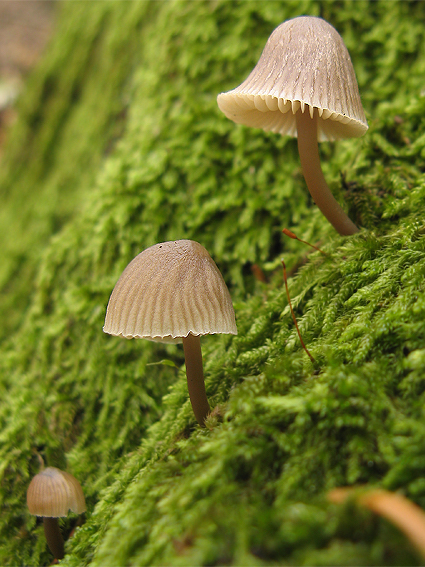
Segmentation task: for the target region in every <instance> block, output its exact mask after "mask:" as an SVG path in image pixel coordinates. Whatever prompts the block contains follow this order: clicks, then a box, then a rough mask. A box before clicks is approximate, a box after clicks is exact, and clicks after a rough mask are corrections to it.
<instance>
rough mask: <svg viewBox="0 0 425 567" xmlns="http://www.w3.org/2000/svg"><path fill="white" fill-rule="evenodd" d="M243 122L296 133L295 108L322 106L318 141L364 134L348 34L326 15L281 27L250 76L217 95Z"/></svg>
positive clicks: (222, 106) (223, 107) (299, 19)
mask: <svg viewBox="0 0 425 567" xmlns="http://www.w3.org/2000/svg"><path fill="white" fill-rule="evenodd" d="M217 103H218V106H219V108H220V110H221V111H222V112H223V113H224V114H225V115H226V116H227V118H230V120H233V121H234V122H236V123H238V124H245V125H246V126H253V127H257V128H262V129H263V130H270V131H272V132H276V133H280V134H282V135H289V136H296V135H297V128H296V123H295V113H296V112H297V110H298V109H300V108H301V111H302V112H310V115H311V116H312V115H313V109H314V108H317V109H318V115H319V120H318V140H319V141H324V140H336V139H340V138H351V137H359V136H362V135H363V134H364V133H365V132H366V130H367V129H368V125H367V121H366V117H365V114H364V111H363V107H362V103H361V100H360V94H359V89H358V85H357V79H356V75H355V72H354V68H353V65H352V63H351V59H350V55H349V53H348V50H347V48H346V46H345V44H344V41H343V39H342V38H341V36H340V35H339V33H338V32H337V31H336V29H335V28H334V27H332V26H331V25H330V24H329V23H328V22H326V21H325V20H323V19H322V18H317V17H312V16H300V17H297V18H294V19H292V20H288V21H286V22H283V24H281V25H280V26H278V27H277V28H276V29H275V30H274V31H273V33H272V34H271V36H270V37H269V39H268V41H267V44H266V46H265V48H264V50H263V53H262V55H261V57H260V59H259V61H258V63H257V65H256V66H255V68H254V69H253V71H252V72H251V74H250V75H249V77H248V78H247V79H246V80H245V81H244V82H243V83H242V84H241V85H240V86H239V87H237V88H235V89H233V90H231V91H229V92H227V93H221V94H219V95H218V97H217Z"/></svg>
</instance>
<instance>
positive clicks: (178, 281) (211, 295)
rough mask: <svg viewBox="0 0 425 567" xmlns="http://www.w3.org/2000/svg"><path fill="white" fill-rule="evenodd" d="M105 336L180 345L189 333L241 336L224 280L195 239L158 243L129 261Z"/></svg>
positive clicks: (111, 306) (114, 295) (111, 303)
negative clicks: (238, 332) (143, 339)
mask: <svg viewBox="0 0 425 567" xmlns="http://www.w3.org/2000/svg"><path fill="white" fill-rule="evenodd" d="M103 331H104V332H105V333H109V334H111V335H116V336H122V337H126V338H145V339H150V340H154V341H160V342H181V338H182V337H186V336H187V335H188V334H189V333H192V334H193V335H207V334H215V333H229V334H233V335H236V334H237V329H236V322H235V312H234V309H233V304H232V300H231V298H230V294H229V290H228V289H227V286H226V284H225V282H224V279H223V276H222V275H221V273H220V271H219V269H218V268H217V266H216V264H215V263H214V261H213V259H212V258H211V256H210V255H209V254H208V252H207V250H206V249H205V248H204V247H203V246H202V245H201V244H199V243H198V242H194V241H193V240H176V241H171V242H162V243H161V244H155V245H154V246H151V247H150V248H147V249H146V250H144V251H143V252H141V253H140V254H139V255H138V256H136V257H135V258H134V260H132V261H131V262H130V264H129V265H128V266H127V267H126V269H125V270H124V272H123V273H122V275H121V277H120V278H119V280H118V282H117V284H116V285H115V287H114V290H113V291H112V294H111V297H110V299H109V303H108V307H107V310H106V318H105V325H104V327H103Z"/></svg>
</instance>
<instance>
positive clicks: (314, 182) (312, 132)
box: [295, 107, 359, 236]
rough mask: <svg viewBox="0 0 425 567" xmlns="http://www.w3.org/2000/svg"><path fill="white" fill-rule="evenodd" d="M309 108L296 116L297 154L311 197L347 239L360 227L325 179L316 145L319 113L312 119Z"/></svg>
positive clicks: (315, 111)
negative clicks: (345, 209)
mask: <svg viewBox="0 0 425 567" xmlns="http://www.w3.org/2000/svg"><path fill="white" fill-rule="evenodd" d="M308 110H309V109H308V107H307V108H306V109H305V112H301V110H298V112H297V113H296V114H295V119H296V122H297V135H298V152H299V154H300V160H301V167H302V170H303V175H304V179H305V182H306V183H307V187H308V190H309V191H310V195H311V196H312V197H313V200H314V202H315V203H316V205H317V206H318V207H319V209H320V210H321V211H322V213H323V214H324V216H325V217H326V218H327V219H328V221H329V222H330V223H331V224H332V226H333V227H334V228H335V229H336V230H337V231H338V232H339V234H343V235H345V236H347V235H350V234H355V233H356V232H358V231H359V229H358V228H357V226H356V225H355V224H354V223H353V222H352V221H351V220H350V219H349V218H348V216H347V215H346V214H345V212H344V210H343V209H342V207H341V206H340V205H339V203H338V201H337V200H336V199H335V197H334V196H333V195H332V193H331V190H330V189H329V187H328V184H327V183H326V180H325V178H324V176H323V172H322V168H321V166H320V157H319V146H318V143H317V110H314V114H313V118H311V117H310V113H309V111H308Z"/></svg>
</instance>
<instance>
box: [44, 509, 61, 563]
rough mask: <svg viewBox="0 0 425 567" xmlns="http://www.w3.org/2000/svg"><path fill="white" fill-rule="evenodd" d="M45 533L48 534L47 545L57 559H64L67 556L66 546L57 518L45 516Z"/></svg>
mask: <svg viewBox="0 0 425 567" xmlns="http://www.w3.org/2000/svg"><path fill="white" fill-rule="evenodd" d="M43 526H44V535H45V536H46V541H47V545H48V546H49V549H50V551H51V552H52V553H53V555H54V557H56V559H63V558H64V556H65V548H64V543H63V537H62V534H61V531H60V529H59V524H58V519H57V518H47V517H44V518H43Z"/></svg>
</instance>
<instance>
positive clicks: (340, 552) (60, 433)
mask: <svg viewBox="0 0 425 567" xmlns="http://www.w3.org/2000/svg"><path fill="white" fill-rule="evenodd" d="M305 13H308V14H312V15H322V16H323V17H325V18H326V19H328V20H329V21H330V22H331V23H332V24H334V25H335V26H336V27H337V29H338V30H339V31H340V32H341V34H342V35H343V37H344V39H345V40H346V42H347V45H348V47H349V50H350V52H351V55H352V59H353V62H354V65H355V68H356V72H357V74H358V78H359V83H360V90H361V93H362V97H363V102H364V105H365V109H366V113H367V115H368V119H369V122H370V131H369V132H368V134H367V135H366V136H365V137H364V139H361V140H353V141H351V140H348V141H344V142H341V143H339V144H334V145H331V144H323V145H322V155H323V168H324V171H325V175H326V177H327V179H328V180H329V182H330V185H331V187H332V189H333V190H334V192H335V194H336V195H337V197H338V198H339V199H341V201H344V200H345V202H346V203H347V208H348V210H349V212H350V215H351V217H352V218H353V219H354V220H355V221H356V222H357V223H359V225H361V227H362V229H363V230H362V231H361V232H360V233H359V234H358V235H356V236H354V237H350V238H345V239H344V238H341V237H338V236H336V235H335V233H334V231H333V229H332V227H330V226H328V225H327V223H326V221H325V220H324V219H323V218H322V217H321V215H320V214H319V213H318V212H317V210H316V209H315V207H314V205H313V204H312V203H311V202H310V199H309V197H308V195H307V193H306V190H305V187H304V182H303V179H302V175H301V171H300V167H299V162H298V157H297V152H296V143H295V142H294V140H290V139H286V138H280V137H278V136H276V135H272V134H266V133H263V132H261V131H256V130H251V129H247V128H244V127H241V126H235V125H234V124H233V123H232V122H230V121H228V120H226V119H225V117H224V116H223V115H221V113H220V112H219V110H218V108H217V106H216V94H217V93H218V92H220V91H222V90H226V89H228V88H231V87H233V86H236V85H237V84H238V83H239V82H240V81H242V80H243V79H244V78H245V77H246V75H247V74H248V72H249V71H250V69H251V68H252V66H253V65H254V63H255V62H256V60H257V58H258V56H259V54H260V53H261V49H262V47H263V45H264V42H265V40H266V38H267V37H268V35H269V34H270V32H271V30H272V29H273V28H274V27H275V26H276V25H278V24H279V23H280V22H281V21H283V20H285V19H287V18H290V17H293V16H295V15H299V14H305ZM59 19H60V23H59V28H58V35H57V37H56V38H55V39H54V40H53V42H52V44H51V47H50V49H49V50H48V52H47V53H46V56H45V59H44V61H43V63H42V64H41V66H40V68H39V69H38V70H37V71H36V73H35V75H34V76H33V77H32V79H31V80H30V82H29V85H28V90H27V92H26V94H25V95H24V97H23V98H22V100H21V107H20V109H21V110H20V111H21V116H20V121H19V122H18V124H17V125H16V128H15V131H14V133H13V135H12V137H11V139H10V144H9V147H8V150H7V152H6V154H5V156H4V158H3V163H4V173H3V174H2V185H3V190H2V194H1V197H0V198H1V200H2V208H1V210H2V213H1V215H2V217H1V229H0V231H1V234H2V235H6V234H13V239H11V238H9V239H8V240H7V244H6V247H5V251H4V264H3V267H2V272H1V282H2V284H1V285H2V287H3V291H4V294H3V298H2V300H1V310H2V315H3V319H4V321H5V326H4V334H3V336H4V337H6V336H7V334H6V331H7V332H9V336H8V338H7V339H6V338H4V339H3V343H2V346H1V356H0V370H1V374H0V375H1V382H0V388H1V394H2V395H1V399H2V402H1V404H0V426H1V427H0V456H1V458H0V463H1V464H0V474H1V478H2V485H1V487H2V488H1V492H0V497H1V506H2V516H1V520H0V534H1V535H0V538H1V540H0V541H1V544H0V563H2V564H5V565H47V564H49V563H50V562H51V556H50V554H49V552H48V550H47V549H46V546H45V544H44V539H43V535H42V531H41V529H40V525H39V524H38V523H37V522H36V520H35V519H34V518H31V517H30V516H29V515H28V512H27V511H26V505H25V492H26V488H27V486H28V483H29V479H30V477H31V476H32V475H33V474H34V473H35V472H37V471H38V467H39V460H40V457H41V458H42V459H43V460H44V461H45V463H46V464H48V465H51V466H59V467H61V468H67V469H68V470H70V471H71V472H72V473H73V474H74V475H75V476H76V477H77V478H79V480H80V481H81V482H82V484H83V486H84V489H85V493H86V496H87V503H88V512H87V517H86V523H85V524H84V525H83V526H82V527H80V528H79V529H78V530H77V531H76V533H75V534H74V535H73V537H72V538H71V539H70V540H69V543H68V544H67V551H68V555H67V557H66V558H65V560H64V562H63V563H64V564H67V565H74V566H82V565H93V566H96V565H98V566H100V565H102V566H105V565H111V566H112V565H164V564H167V565H187V564H193V565H204V564H205V565H213V564H233V565H251V564H252V565H273V564H275V565H294V564H296V565H303V564H306V565H312V564H314V565H327V564H334V565H382V564H388V565H401V564H403V565H407V564H409V565H415V564H418V563H419V561H420V558H419V556H418V555H417V553H416V551H415V550H414V549H413V548H412V546H411V544H410V543H409V542H408V541H407V540H406V538H405V537H404V536H403V535H402V534H400V533H399V532H398V531H397V530H396V529H395V528H394V527H393V526H391V525H389V524H388V523H386V522H384V521H383V520H380V519H378V518H376V517H375V516H373V515H372V514H371V513H369V512H366V511H364V510H360V509H357V508H354V507H353V505H352V504H348V505H347V506H342V507H340V506H336V505H333V504H330V503H329V502H328V501H327V499H326V493H327V491H328V490H329V489H331V488H333V487H335V486H340V485H354V484H367V485H370V486H381V487H384V488H386V489H389V490H399V491H401V492H402V493H404V494H405V495H406V496H407V497H409V498H411V499H412V500H413V501H415V502H416V503H418V504H419V505H420V506H422V507H425V481H424V476H423V470H424V458H423V455H424V449H425V429H424V427H423V423H424V415H423V406H424V391H425V388H424V379H423V374H424V363H425V355H424V352H425V350H424V338H425V326H424V320H425V317H424V311H425V294H424V284H423V282H424V273H425V233H424V228H423V226H424V223H423V220H422V217H421V214H422V213H423V210H424V205H423V203H424V202H425V200H424V197H425V183H424V173H423V157H424V154H425V137H424V135H423V131H424V122H425V119H424V117H423V116H424V114H423V110H424V107H425V97H424V96H423V91H422V89H423V85H422V82H423V81H422V77H423V75H424V71H425V55H423V53H422V52H423V49H422V46H423V43H424V39H425V38H424V35H425V31H424V30H425V26H424V24H425V22H424V20H425V16H424V14H423V9H422V5H421V4H420V3H413V2H412V3H410V2H391V3H388V2H372V3H368V2H361V3H359V2H357V3H351V2H323V3H318V2H301V1H296V2H295V1H294V2H285V3H276V2H268V1H265V2H261V3H259V2H240V3H233V2H232V3H230V2H195V3H193V2H178V1H174V2H167V3H156V2H153V3H150V2H149V3H148V2H133V3H130V4H129V3H121V2H108V3H103V2H102V3H100V2H99V3H97V2H96V3H77V4H75V3H65V4H64V5H63V7H62V9H61V13H60V18H59ZM81 22H84V25H82V23H81ZM64 69H66V71H64ZM23 201H24V206H22V203H23ZM284 227H288V228H291V229H292V230H294V231H295V232H296V233H297V234H298V235H299V236H300V237H302V238H305V239H307V240H310V241H313V242H316V241H320V245H321V247H322V248H323V249H324V250H325V251H326V252H327V256H326V257H324V256H322V255H320V254H319V253H313V254H310V253H309V252H308V251H307V250H306V248H305V247H304V246H303V245H302V244H300V243H299V242H296V241H292V240H285V237H283V236H282V234H281V230H282V228H284ZM174 238H193V239H195V240H198V241H199V242H201V243H202V244H203V245H205V246H206V248H207V249H208V250H209V251H210V253H211V254H212V256H213V257H214V259H215V260H216V261H217V263H218V264H219V266H220V269H221V270H222V272H223V274H224V276H225V278H226V281H227V282H228V284H229V287H230V289H231V293H232V296H233V298H234V300H235V309H236V313H237V323H238V330H239V335H238V336H237V337H230V338H229V337H218V336H213V337H208V338H206V339H205V341H204V344H203V352H204V359H205V367H206V377H207V379H206V385H207V393H208V396H209V399H210V401H211V403H212V405H213V407H216V408H217V409H216V411H215V412H214V416H211V418H210V421H209V427H208V428H207V429H206V430H201V429H200V428H198V427H197V426H196V424H195V420H194V417H193V414H192V410H191V407H190V403H189V401H188V396H187V392H186V384H185V376H184V370H183V367H182V361H183V359H182V352H181V348H179V347H178V346H172V347H168V346H167V347H166V346H162V345H155V344H153V343H149V342H147V341H124V340H120V339H117V338H113V337H108V336H106V335H104V334H103V333H102V324H103V318H104V312H105V306H106V303H107V300H108V297H109V294H110V292H111V290H112V288H113V286H114V284H115V282H116V280H117V278H118V277H119V275H120V273H121V271H122V269H123V268H124V267H125V266H126V264H127V263H128V262H129V261H130V260H131V259H132V257H133V256H134V255H135V254H136V253H137V252H139V251H140V250H142V249H144V248H146V247H147V246H149V245H151V244H153V243H154V242H158V241H163V240H168V239H174ZM282 254H284V255H285V261H286V263H287V265H288V268H289V272H290V274H291V276H292V277H291V278H290V284H289V287H290V292H291V296H292V302H293V305H294V309H295V312H296V315H297V318H298V322H299V326H300V329H301V333H302V335H303V338H304V341H305V342H306V344H307V346H308V348H309V350H310V351H311V353H312V354H313V356H314V358H315V359H316V362H315V363H312V362H311V361H310V360H309V359H308V358H307V356H306V354H305V353H304V352H303V350H302V349H301V347H300V343H299V339H298V336H297V334H296V331H295V329H294V325H293V321H292V318H291V315H290V311H289V306H288V303H287V298H286V294H285V291H284V288H283V281H282V270H281V265H280V257H281V256H282ZM253 264H257V265H259V266H260V267H261V268H262V269H263V270H264V272H265V274H266V275H267V278H268V283H266V284H263V283H261V282H259V281H257V280H256V279H255V277H254V276H253V274H252V271H251V267H252V265H253ZM11 330H13V331H14V332H13V333H10V331H11ZM161 361H165V362H161ZM75 523H76V518H75V517H70V518H69V519H67V520H65V521H64V522H63V528H64V531H65V533H66V534H68V533H69V532H70V530H71V529H72V527H73V526H74V525H75Z"/></svg>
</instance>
